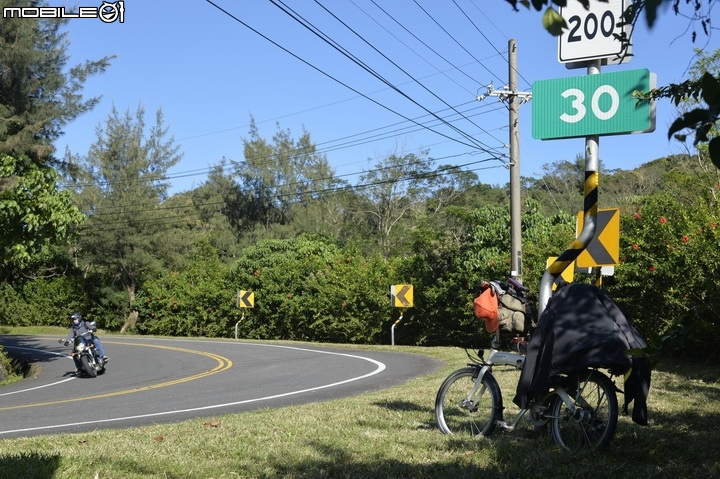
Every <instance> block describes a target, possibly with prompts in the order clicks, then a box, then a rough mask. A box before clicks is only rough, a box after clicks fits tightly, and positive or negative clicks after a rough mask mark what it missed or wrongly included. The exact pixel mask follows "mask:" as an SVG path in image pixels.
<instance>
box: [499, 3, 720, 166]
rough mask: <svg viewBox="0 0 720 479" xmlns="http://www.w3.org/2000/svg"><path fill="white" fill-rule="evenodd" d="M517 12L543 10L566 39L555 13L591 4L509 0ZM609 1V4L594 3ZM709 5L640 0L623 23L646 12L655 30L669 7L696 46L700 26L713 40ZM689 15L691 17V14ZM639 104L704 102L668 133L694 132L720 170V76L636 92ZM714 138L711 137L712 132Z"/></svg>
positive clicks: (547, 23)
mask: <svg viewBox="0 0 720 479" xmlns="http://www.w3.org/2000/svg"><path fill="white" fill-rule="evenodd" d="M506 1H507V2H508V3H510V4H511V5H512V7H513V8H514V9H515V10H517V5H518V3H519V4H521V5H523V6H524V7H525V8H530V7H531V6H532V7H533V8H534V9H535V10H537V11H540V10H541V9H543V8H546V9H545V12H544V14H543V18H542V23H543V28H545V29H546V30H547V31H548V32H549V33H550V34H551V35H554V36H559V35H562V33H563V31H564V30H566V29H567V28H568V25H567V22H566V21H565V19H564V18H563V17H562V16H561V15H560V14H559V13H558V12H557V11H556V10H555V7H564V6H566V5H567V2H568V1H579V2H580V3H581V4H582V5H583V7H585V8H586V9H587V8H588V6H589V4H590V1H591V0H506ZM592 1H598V2H602V1H607V0H592ZM706 3H707V4H705V3H704V2H702V1H700V0H692V1H691V0H685V1H681V0H636V1H635V2H630V3H629V5H628V7H627V9H626V10H625V12H624V13H623V18H622V20H621V21H620V23H622V24H627V25H633V26H634V25H635V24H636V23H637V22H638V21H639V20H640V18H641V16H642V15H641V14H642V13H643V12H644V18H645V22H646V23H647V25H648V27H650V28H653V27H654V26H655V21H656V20H657V17H658V12H659V11H662V8H664V7H665V6H666V5H669V4H671V5H672V11H673V13H674V14H675V16H681V17H684V18H685V19H687V21H688V29H687V31H688V32H689V33H690V37H691V40H692V42H693V43H694V42H695V40H696V39H697V24H698V23H699V24H700V28H701V29H702V31H703V33H704V35H705V36H706V37H708V39H709V37H710V34H711V30H712V28H711V27H712V22H711V16H710V15H711V12H712V9H713V3H714V2H713V1H708V2H706ZM688 11H689V13H688ZM618 40H619V41H621V42H623V43H625V44H629V43H631V40H630V39H629V38H625V37H624V36H620V38H618ZM634 95H635V96H636V97H637V98H638V100H639V101H650V100H655V99H659V98H669V99H671V100H672V101H673V103H674V104H675V105H678V104H679V103H680V102H682V101H685V100H686V99H687V98H688V97H691V98H694V99H696V100H697V99H702V100H703V101H704V102H705V104H706V105H707V108H695V109H694V110H692V111H689V112H686V113H683V114H681V115H680V116H679V117H678V118H677V119H675V121H673V123H672V125H671V126H670V128H669V129H668V138H672V137H673V136H674V135H675V134H676V133H678V132H680V131H683V130H686V129H690V130H693V131H694V134H695V143H696V144H698V143H707V144H708V153H709V156H710V159H711V161H712V162H713V164H714V165H715V166H716V167H718V168H720V137H718V136H717V128H716V124H717V122H718V121H720V72H718V71H715V72H704V73H703V74H702V75H701V76H699V77H697V78H690V79H688V80H685V81H684V82H682V83H679V84H675V83H671V84H669V85H666V86H661V87H659V88H655V89H652V90H651V91H649V92H640V91H637V92H634ZM711 131H712V132H713V134H712V135H709V133H710V132H711ZM675 136H676V137H677V139H679V140H681V141H684V140H685V135H684V134H680V135H675Z"/></svg>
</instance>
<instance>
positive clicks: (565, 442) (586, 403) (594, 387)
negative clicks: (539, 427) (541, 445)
mask: <svg viewBox="0 0 720 479" xmlns="http://www.w3.org/2000/svg"><path fill="white" fill-rule="evenodd" d="M565 391H566V392H567V394H568V395H569V396H570V399H571V400H572V403H573V404H572V408H571V407H569V406H568V405H567V404H565V402H564V401H563V399H562V397H560V396H559V395H557V394H556V395H555V398H554V399H553V402H552V404H551V406H550V431H551V432H552V437H553V440H554V441H555V442H556V443H557V444H558V445H559V446H561V447H563V448H565V449H567V450H568V451H572V450H576V449H580V448H584V447H594V448H596V449H602V448H603V447H605V446H607V444H608V443H609V442H610V440H611V439H612V437H613V435H614V434H615V428H616V426H617V421H618V402H617V395H616V394H615V385H614V384H613V382H612V381H611V380H610V378H608V377H607V376H605V375H604V374H602V373H601V372H598V371H594V370H592V371H582V372H580V373H578V374H577V375H573V376H571V377H570V378H569V379H568V382H567V384H566V385H565Z"/></svg>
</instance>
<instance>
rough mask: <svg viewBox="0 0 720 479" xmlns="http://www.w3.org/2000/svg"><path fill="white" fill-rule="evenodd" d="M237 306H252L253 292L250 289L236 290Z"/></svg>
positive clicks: (253, 300) (253, 303)
mask: <svg viewBox="0 0 720 479" xmlns="http://www.w3.org/2000/svg"><path fill="white" fill-rule="evenodd" d="M237 297H238V300H237V303H238V308H254V307H255V293H252V292H250V291H238V296H237Z"/></svg>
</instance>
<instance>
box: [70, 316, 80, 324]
mask: <svg viewBox="0 0 720 479" xmlns="http://www.w3.org/2000/svg"><path fill="white" fill-rule="evenodd" d="M70 319H72V322H73V326H77V325H78V324H80V322H81V321H82V315H81V314H80V313H73V314H72V316H70Z"/></svg>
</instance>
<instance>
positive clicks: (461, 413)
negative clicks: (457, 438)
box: [435, 366, 502, 436]
mask: <svg viewBox="0 0 720 479" xmlns="http://www.w3.org/2000/svg"><path fill="white" fill-rule="evenodd" d="M476 374H477V368H474V367H471V366H468V367H467V368H463V369H458V370H457V371H455V372H454V373H452V374H450V376H448V377H447V379H445V381H444V382H443V383H442V385H441V386H440V389H439V390H438V393H437V397H436V398H435V418H436V420H437V423H438V426H439V427H440V430H441V431H442V432H443V433H445V434H469V435H471V436H489V435H490V434H491V433H492V432H493V431H494V430H495V426H496V422H497V421H499V420H501V419H502V395H501V393H500V387H499V386H498V383H497V380H496V379H495V378H494V377H493V375H492V374H490V372H489V371H488V372H486V373H485V374H484V375H483V377H482V379H481V380H480V379H478V378H477V377H476ZM478 381H479V382H478Z"/></svg>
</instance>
